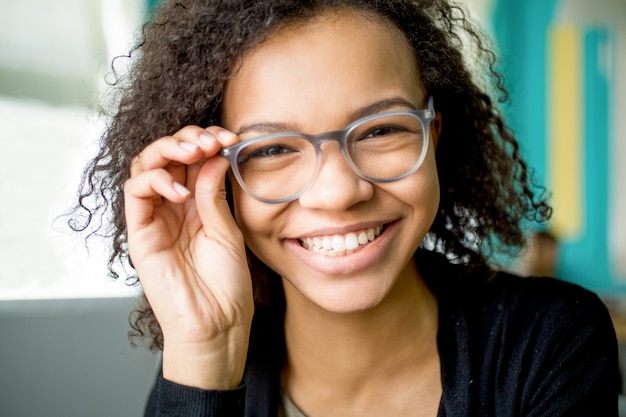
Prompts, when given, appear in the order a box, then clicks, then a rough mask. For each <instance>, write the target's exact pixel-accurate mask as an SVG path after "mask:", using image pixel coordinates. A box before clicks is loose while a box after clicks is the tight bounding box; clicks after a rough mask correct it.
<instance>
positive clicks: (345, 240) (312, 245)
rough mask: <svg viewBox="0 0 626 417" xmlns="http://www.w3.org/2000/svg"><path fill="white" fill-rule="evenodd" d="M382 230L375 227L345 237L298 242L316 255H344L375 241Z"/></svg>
mask: <svg viewBox="0 0 626 417" xmlns="http://www.w3.org/2000/svg"><path fill="white" fill-rule="evenodd" d="M382 229H383V228H382V226H376V227H373V228H370V229H367V230H361V231H360V232H354V233H348V234H346V235H333V236H318V237H313V238H311V237H307V238H304V239H301V240H300V242H301V243H302V247H304V248H305V249H308V250H310V251H313V252H316V253H320V254H323V255H329V256H338V255H345V254H350V253H352V252H354V251H355V250H356V249H358V248H359V247H362V246H365V245H367V244H368V243H369V242H371V241H373V240H374V239H376V237H377V236H378V235H380V233H381V232H382Z"/></svg>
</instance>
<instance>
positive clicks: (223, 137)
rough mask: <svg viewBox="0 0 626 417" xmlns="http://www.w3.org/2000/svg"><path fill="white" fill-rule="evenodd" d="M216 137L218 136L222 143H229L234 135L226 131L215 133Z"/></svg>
mask: <svg viewBox="0 0 626 417" xmlns="http://www.w3.org/2000/svg"><path fill="white" fill-rule="evenodd" d="M217 136H219V137H220V139H221V140H223V141H224V142H230V141H231V140H232V138H233V136H235V134H234V133H231V132H229V131H228V130H220V131H219V132H217Z"/></svg>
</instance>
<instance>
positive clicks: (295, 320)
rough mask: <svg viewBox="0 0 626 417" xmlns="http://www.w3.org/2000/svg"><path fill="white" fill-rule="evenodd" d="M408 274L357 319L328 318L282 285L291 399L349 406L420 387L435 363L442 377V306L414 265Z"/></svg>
mask: <svg viewBox="0 0 626 417" xmlns="http://www.w3.org/2000/svg"><path fill="white" fill-rule="evenodd" d="M407 268H408V269H409V270H410V271H409V272H410V273H406V274H403V276H404V278H401V279H399V280H398V282H397V284H396V285H395V286H394V288H393V289H392V290H391V292H390V293H389V294H388V296H387V297H385V298H384V299H383V301H382V302H381V303H380V304H379V305H377V306H376V307H374V308H372V309H369V310H367V311H359V312H353V313H341V314H337V313H332V312H329V311H327V310H323V309H322V308H320V307H319V306H317V305H315V304H313V303H311V302H310V301H309V300H307V299H306V298H305V297H304V296H303V295H302V294H301V293H299V292H298V291H297V290H296V289H295V288H294V287H293V286H291V284H289V283H288V282H285V295H286V299H287V309H286V315H285V338H286V344H287V352H288V359H287V364H286V368H285V372H284V374H283V383H284V384H285V385H286V388H287V390H288V391H289V392H291V391H292V390H293V389H297V390H298V391H300V390H304V392H310V391H311V390H316V392H318V394H320V393H319V390H317V388H318V387H324V388H323V390H324V392H323V393H321V395H322V396H330V397H332V396H337V397H338V398H345V399H349V398H353V397H354V396H358V395H360V394H363V393H364V392H368V391H370V390H374V389H378V388H380V385H381V384H387V386H389V387H391V386H396V385H397V384H398V383H405V382H407V381H409V380H411V382H415V380H416V378H417V377H418V376H419V375H420V374H421V373H422V370H424V372H431V373H432V370H433V361H435V360H436V361H437V363H436V366H435V368H437V369H438V360H439V358H438V353H437V341H436V338H437V326H438V317H437V314H438V309H437V303H436V300H435V298H434V296H433V295H432V293H431V292H430V290H429V289H428V288H427V287H426V285H425V283H424V281H423V279H422V278H421V277H420V276H419V274H418V273H417V271H416V269H415V267H414V265H413V264H412V263H411V264H410V265H409V266H408V267H407ZM418 379H419V378H418ZM430 383H431V384H432V380H430ZM374 385H375V386H376V388H374Z"/></svg>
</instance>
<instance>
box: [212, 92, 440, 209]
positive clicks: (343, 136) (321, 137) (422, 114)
mask: <svg viewBox="0 0 626 417" xmlns="http://www.w3.org/2000/svg"><path fill="white" fill-rule="evenodd" d="M402 115H411V116H414V117H417V118H418V119H419V121H420V123H421V124H422V128H423V129H424V148H425V150H423V151H422V153H421V155H420V157H419V158H418V160H417V162H415V165H414V166H413V167H412V168H411V169H410V170H408V171H407V172H405V173H404V174H402V175H397V176H395V177H391V178H372V177H370V176H368V175H365V174H364V173H363V172H362V171H361V170H360V169H359V168H358V167H357V166H356V165H355V163H354V161H353V160H352V158H351V156H350V153H349V152H348V150H347V147H346V141H347V140H348V137H349V136H350V133H352V131H353V130H354V129H355V128H356V127H357V126H360V125H361V124H363V123H367V122H369V121H372V120H376V119H380V118H383V117H387V116H402ZM435 117H436V113H435V107H434V99H433V96H430V97H429V98H428V108H427V109H420V110H396V111H391V112H384V113H377V114H372V115H370V116H366V117H362V118H360V119H358V120H355V121H354V122H352V123H350V124H349V125H348V126H346V127H345V128H343V129H341V130H335V131H331V132H323V133H319V134H317V135H307V134H305V133H300V132H277V133H271V134H268V135H261V136H257V137H254V138H252V139H248V140H244V141H241V142H239V143H236V144H234V145H231V146H228V147H226V148H222V149H221V150H220V152H219V154H220V156H222V157H223V158H226V159H227V160H228V162H229V163H230V167H231V170H232V172H233V174H234V175H235V178H236V179H237V182H238V183H239V185H240V186H241V188H243V190H244V191H245V192H246V193H247V194H248V195H250V196H252V197H253V198H255V199H256V200H258V201H261V202H264V203H269V204H281V203H287V202H290V201H293V200H297V199H298V198H300V197H301V196H302V195H303V194H304V193H305V192H307V191H308V190H309V189H310V188H311V187H312V186H313V184H314V183H315V180H316V179H317V177H318V175H319V173H320V169H321V166H322V157H323V151H322V144H323V143H326V142H329V141H336V142H338V143H339V150H340V151H341V154H342V156H343V159H344V160H345V161H346V162H347V164H348V165H349V166H350V168H351V169H352V171H354V173H355V174H357V175H358V176H359V177H361V178H362V179H364V180H366V181H369V182H373V183H388V182H394V181H399V180H401V179H403V178H406V177H408V176H409V175H411V174H413V173H415V172H416V171H417V170H418V169H419V168H420V167H421V166H422V163H423V162H424V159H425V158H426V154H427V153H428V143H429V138H430V123H431V122H432V121H433V120H434V119H435ZM280 137H299V138H302V139H304V140H306V141H307V142H309V143H310V144H311V145H313V148H314V149H315V158H316V161H315V169H314V170H313V173H312V175H311V179H310V180H309V182H308V183H307V184H306V185H305V186H304V187H303V188H302V190H300V191H299V192H297V193H296V194H293V195H291V196H288V197H285V198H281V199H269V198H264V197H261V196H259V195H256V194H255V193H253V192H252V191H251V190H250V189H249V188H248V186H247V185H246V183H245V182H244V180H243V178H242V177H241V173H240V172H239V164H238V162H237V157H238V155H239V152H240V150H241V149H243V148H245V147H246V146H248V145H250V144H251V143H255V142H260V141H263V140H268V139H272V138H280Z"/></svg>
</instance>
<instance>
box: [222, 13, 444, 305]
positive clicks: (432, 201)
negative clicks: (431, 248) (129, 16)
mask: <svg viewBox="0 0 626 417" xmlns="http://www.w3.org/2000/svg"><path fill="white" fill-rule="evenodd" d="M390 99H392V100H390ZM397 99H402V100H397ZM402 101H404V102H406V103H404V104H402ZM426 105H427V97H425V93H424V91H423V88H422V86H421V84H420V81H419V78H418V75H417V69H416V65H415V63H414V62H413V60H412V58H411V53H410V50H409V46H408V42H407V41H406V40H405V38H403V37H402V35H401V34H400V32H399V31H397V29H395V28H392V27H391V26H390V25H388V24H386V23H381V22H377V21H376V20H374V19H366V18H364V17H363V16H362V15H358V14H353V13H349V12H343V13H340V14H334V15H330V14H329V15H322V16H321V17H320V18H318V19H316V20H315V21H312V22H310V23H308V24H306V25H300V26H298V27H287V28H284V29H281V30H279V31H278V32H276V33H274V34H273V35H272V36H271V37H270V38H269V39H268V40H267V41H266V42H265V43H264V44H263V45H262V46H261V47H259V48H257V49H253V50H251V51H250V52H249V53H247V54H246V55H245V57H244V60H243V65H242V67H241V68H240V70H239V71H238V72H237V73H236V74H235V77H234V78H233V79H232V80H231V81H230V82H229V83H228V85H227V88H226V91H225V96H224V102H223V125H224V127H225V128H227V129H229V130H231V131H233V132H235V133H240V132H242V130H245V133H241V135H240V138H241V140H246V139H250V138H252V137H255V136H259V135H261V134H266V133H269V131H266V130H265V129H266V128H268V127H270V129H275V128H276V126H280V128H281V130H282V129H284V130H288V131H296V132H302V133H308V134H318V133H321V132H328V131H334V130H340V129H343V128H345V127H346V126H347V125H348V124H350V123H351V122H353V121H355V120H356V119H357V118H359V117H363V116H365V115H368V114H370V113H372V112H374V113H378V112H383V111H391V110H410V109H424V108H426ZM438 123H439V121H438V119H436V120H435V121H434V122H433V124H432V125H431V129H430V132H431V140H430V141H429V149H428V153H427V155H426V159H425V161H424V163H423V164H422V166H421V167H420V168H419V169H418V170H417V172H415V173H414V174H412V175H410V176H408V177H406V178H404V179H402V180H399V181H396V182H391V183H372V182H368V181H366V180H364V179H362V178H360V177H359V176H358V175H357V174H356V173H354V172H353V171H352V169H351V168H350V166H349V165H348V164H347V163H346V161H345V160H344V159H343V157H342V154H341V153H340V151H339V146H338V144H337V142H328V143H325V144H324V145H322V149H323V160H322V166H321V171H320V173H319V175H318V176H317V178H316V180H315V183H314V184H313V186H312V187H311V188H310V189H309V190H308V191H306V192H305V193H304V194H303V195H302V196H301V197H300V198H298V199H296V200H294V201H291V202H288V203H281V204H268V203H263V202H260V201H258V200H255V199H254V198H253V197H251V196H249V195H248V194H246V193H245V192H244V191H243V190H242V189H241V188H240V187H239V185H238V184H237V182H236V181H232V184H233V199H234V211H235V217H236V219H237V222H238V224H239V226H240V228H241V230H242V231H243V233H244V236H245V240H246V243H247V244H248V246H249V247H250V249H251V250H252V251H253V252H254V253H255V254H256V255H257V256H258V257H259V259H261V260H262V261H263V262H264V263H266V264H267V265H268V266H269V267H270V268H272V269H273V270H274V271H276V272H277V273H278V274H280V275H281V276H282V277H283V279H284V281H285V286H286V291H287V294H289V293H290V292H291V293H296V294H299V295H298V297H300V296H304V298H302V299H303V300H307V301H306V302H312V303H314V304H316V305H318V306H320V307H322V308H324V309H326V310H329V311H334V312H351V311H361V310H366V309H369V308H372V307H374V306H376V305H378V304H379V303H380V302H381V301H382V300H383V299H385V298H386V297H391V295H390V294H393V293H394V292H393V289H394V288H398V287H401V286H402V283H403V282H404V283H406V282H408V280H411V279H416V278H417V277H416V271H415V269H414V268H413V265H412V261H411V259H412V255H413V253H414V252H415V250H416V249H417V247H418V246H419V244H420V242H421V240H422V239H423V238H424V236H425V234H426V232H427V231H428V230H429V228H430V226H431V224H432V222H433V220H434V217H435V214H436V212H437V208H438V205H439V183H438V178H437V171H436V166H435V157H434V154H435V153H434V143H436V134H437V130H438V129H437V126H438ZM244 126H245V129H243V128H244ZM250 127H251V128H250ZM271 131H273V130H271ZM367 234H369V235H370V237H372V235H374V236H375V239H373V240H372V241H369V243H367V244H359V247H358V248H357V249H355V250H353V251H350V252H351V253H343V251H341V250H340V249H341V248H340V247H341V244H342V242H346V240H347V241H348V245H349V244H350V241H351V240H353V239H354V238H355V237H356V238H357V240H358V238H359V236H360V237H363V235H367ZM316 238H318V239H319V241H320V242H323V241H324V239H327V242H331V243H334V244H336V245H338V246H339V254H335V255H334V256H330V255H328V254H320V253H317V252H316V251H313V250H311V248H309V249H307V248H305V247H304V246H303V241H306V240H307V239H310V240H309V242H313V241H314V240H315V239H316ZM287 287H290V288H287ZM293 290H296V291H293ZM291 301H292V300H288V302H291Z"/></svg>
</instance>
